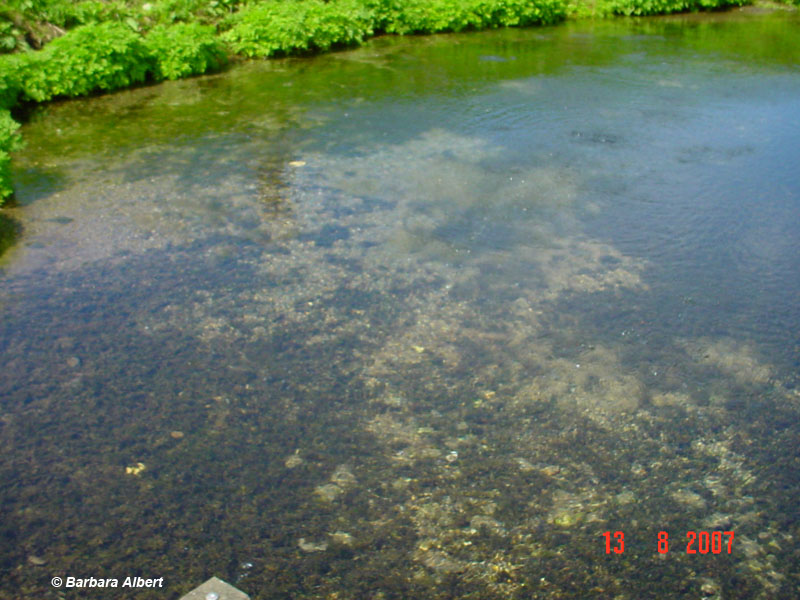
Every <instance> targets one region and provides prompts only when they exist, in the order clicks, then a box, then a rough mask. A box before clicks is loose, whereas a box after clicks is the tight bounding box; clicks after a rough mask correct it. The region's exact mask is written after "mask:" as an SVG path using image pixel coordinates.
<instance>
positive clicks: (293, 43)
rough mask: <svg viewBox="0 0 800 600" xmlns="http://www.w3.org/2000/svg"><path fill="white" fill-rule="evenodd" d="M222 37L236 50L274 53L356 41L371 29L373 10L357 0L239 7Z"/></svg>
mask: <svg viewBox="0 0 800 600" xmlns="http://www.w3.org/2000/svg"><path fill="white" fill-rule="evenodd" d="M230 22H231V23H233V27H232V28H231V29H230V31H228V32H226V33H225V34H224V35H223V39H225V41H226V42H228V43H229V44H230V47H231V48H232V49H233V51H234V52H236V53H237V54H243V55H245V56H264V57H266V56H273V55H275V54H288V53H290V52H297V51H301V52H302V51H308V50H312V49H313V50H328V49H330V48H331V47H333V46H345V45H351V44H357V43H359V42H361V41H363V40H364V38H366V37H367V36H369V35H371V34H372V32H373V28H372V24H373V13H372V11H370V10H369V9H368V8H367V7H366V6H364V5H363V4H362V3H360V2H358V0H335V1H333V2H329V3H326V2H323V1H322V0H299V1H298V2H269V3H264V4H254V5H251V6H248V7H247V8H244V9H242V10H241V11H240V12H239V13H237V14H236V15H235V16H234V17H233V18H232V19H230Z"/></svg>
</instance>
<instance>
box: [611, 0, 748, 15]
mask: <svg viewBox="0 0 800 600" xmlns="http://www.w3.org/2000/svg"><path fill="white" fill-rule="evenodd" d="M748 3H749V0H608V1H607V2H606V3H605V8H606V10H607V11H608V12H610V13H613V14H616V15H627V16H631V15H635V16H645V15H664V14H669V13H676V12H689V11H697V10H718V9H722V8H728V7H731V6H743V5H745V4H748Z"/></svg>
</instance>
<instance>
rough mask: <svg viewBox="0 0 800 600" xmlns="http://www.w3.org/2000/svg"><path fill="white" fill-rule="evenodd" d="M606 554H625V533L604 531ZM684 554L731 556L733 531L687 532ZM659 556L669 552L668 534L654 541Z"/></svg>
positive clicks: (659, 533)
mask: <svg viewBox="0 0 800 600" xmlns="http://www.w3.org/2000/svg"><path fill="white" fill-rule="evenodd" d="M603 538H605V541H606V554H612V553H613V554H622V553H623V552H625V533H623V532H622V531H606V532H604V533H603ZM681 548H683V550H684V551H685V552H686V554H731V552H732V551H733V531H687V532H686V546H685V548H684V547H683V546H681ZM656 550H658V553H659V554H667V553H668V552H669V551H670V540H669V534H668V533H667V532H666V531H659V532H658V537H657V540H656Z"/></svg>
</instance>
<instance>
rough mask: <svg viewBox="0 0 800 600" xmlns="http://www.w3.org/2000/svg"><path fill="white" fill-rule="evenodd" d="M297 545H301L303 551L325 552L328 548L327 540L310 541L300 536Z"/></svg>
mask: <svg viewBox="0 0 800 600" xmlns="http://www.w3.org/2000/svg"><path fill="white" fill-rule="evenodd" d="M297 545H298V546H300V549H301V550H302V551H303V552H324V551H325V550H327V549H328V543H327V542H319V543H317V542H309V541H306V538H300V540H299V541H298V542H297Z"/></svg>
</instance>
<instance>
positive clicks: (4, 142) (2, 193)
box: [0, 110, 21, 206]
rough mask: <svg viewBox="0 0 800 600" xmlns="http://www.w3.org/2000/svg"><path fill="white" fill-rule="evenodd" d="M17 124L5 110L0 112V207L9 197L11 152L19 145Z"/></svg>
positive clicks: (10, 190) (10, 192)
mask: <svg viewBox="0 0 800 600" xmlns="http://www.w3.org/2000/svg"><path fill="white" fill-rule="evenodd" d="M18 129H19V123H17V122H16V121H15V120H14V119H12V118H11V113H9V112H8V111H7V110H0V206H2V204H3V203H4V201H5V200H6V199H8V198H10V197H11V195H12V194H13V193H14V188H13V187H12V186H11V154H10V153H11V152H12V151H13V150H16V149H17V148H19V147H20V145H21V140H20V136H19V133H17V130H18Z"/></svg>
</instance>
